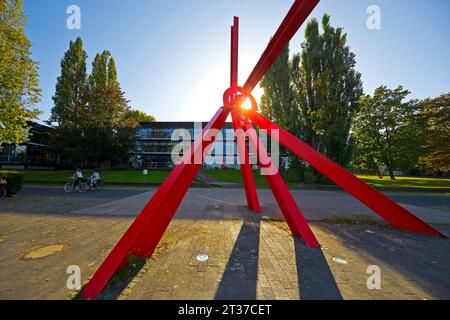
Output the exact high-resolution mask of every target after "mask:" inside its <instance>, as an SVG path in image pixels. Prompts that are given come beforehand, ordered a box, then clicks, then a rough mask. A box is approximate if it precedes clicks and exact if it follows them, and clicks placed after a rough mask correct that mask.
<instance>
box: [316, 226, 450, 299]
mask: <svg viewBox="0 0 450 320" xmlns="http://www.w3.org/2000/svg"><path fill="white" fill-rule="evenodd" d="M320 228H321V229H322V230H323V231H325V232H329V233H332V234H333V235H334V236H335V237H337V238H339V240H340V241H342V243H343V245H344V246H346V247H351V248H354V249H353V250H355V251H357V252H358V253H360V254H363V255H366V256H372V257H373V258H374V260H375V259H376V260H378V261H382V263H385V264H387V265H389V266H391V267H392V268H393V269H394V270H395V271H397V272H398V273H399V274H401V275H403V276H405V277H406V278H407V279H409V280H410V281H413V282H414V283H415V284H416V285H417V286H419V287H421V288H423V289H424V290H426V291H427V292H428V293H430V294H431V295H433V296H435V297H437V298H439V299H449V298H450V277H449V266H450V241H449V240H448V239H443V238H439V237H434V236H428V235H421V234H417V233H410V232H406V231H400V230H396V229H391V228H380V227H374V226H370V227H367V229H371V231H372V232H371V233H367V232H365V229H364V228H363V229H361V227H358V226H354V225H339V226H334V225H326V224H323V225H321V226H320ZM446 228H448V229H450V227H449V226H446Z"/></svg>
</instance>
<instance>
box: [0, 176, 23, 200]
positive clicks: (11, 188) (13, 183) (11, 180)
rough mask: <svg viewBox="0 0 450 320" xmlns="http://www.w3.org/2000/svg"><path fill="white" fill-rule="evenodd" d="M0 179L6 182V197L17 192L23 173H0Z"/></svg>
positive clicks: (20, 186)
mask: <svg viewBox="0 0 450 320" xmlns="http://www.w3.org/2000/svg"><path fill="white" fill-rule="evenodd" d="M0 179H4V180H6V181H7V182H8V185H7V186H6V191H7V195H8V196H10V195H12V194H14V193H17V192H19V191H20V190H21V189H22V185H23V173H22V172H17V171H0Z"/></svg>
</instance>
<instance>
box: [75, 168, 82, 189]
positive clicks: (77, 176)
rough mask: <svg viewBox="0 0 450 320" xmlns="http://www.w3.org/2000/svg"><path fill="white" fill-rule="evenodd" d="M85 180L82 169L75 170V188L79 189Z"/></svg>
mask: <svg viewBox="0 0 450 320" xmlns="http://www.w3.org/2000/svg"><path fill="white" fill-rule="evenodd" d="M82 179H83V173H82V172H81V169H79V168H77V169H76V170H75V174H74V175H73V186H74V187H79V185H80V181H81V180H82Z"/></svg>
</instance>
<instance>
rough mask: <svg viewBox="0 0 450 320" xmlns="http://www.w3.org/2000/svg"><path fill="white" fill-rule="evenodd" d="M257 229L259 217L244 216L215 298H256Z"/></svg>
mask: <svg viewBox="0 0 450 320" xmlns="http://www.w3.org/2000/svg"><path fill="white" fill-rule="evenodd" d="M259 230H260V222H259V217H255V218H251V217H245V219H244V223H243V224H242V227H241V230H240V232H239V235H238V237H237V239H236V242H235V244H234V247H233V251H232V252H231V255H230V258H229V259H228V263H227V266H226V268H225V272H224V274H223V277H222V281H221V283H220V286H219V288H218V290H217V292H216V297H215V298H216V299H219V300H227V299H239V300H255V299H256V283H257V281H258V257H259V256H258V252H259Z"/></svg>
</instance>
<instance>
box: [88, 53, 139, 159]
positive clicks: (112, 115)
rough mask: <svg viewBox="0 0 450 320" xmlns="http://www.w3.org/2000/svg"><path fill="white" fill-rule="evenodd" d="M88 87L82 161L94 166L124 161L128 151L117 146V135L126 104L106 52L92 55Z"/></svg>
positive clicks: (111, 62)
mask: <svg viewBox="0 0 450 320" xmlns="http://www.w3.org/2000/svg"><path fill="white" fill-rule="evenodd" d="M88 87H89V89H88V98H87V101H88V109H87V115H88V116H87V126H86V133H87V144H86V148H87V150H86V155H85V156H86V158H87V159H88V160H89V161H90V162H95V163H96V164H97V165H98V164H100V163H101V162H104V161H108V162H109V163H110V164H112V163H119V162H121V161H126V160H127V158H128V154H129V151H130V150H129V149H128V148H127V147H126V146H124V145H123V144H122V143H119V139H118V134H119V132H120V129H121V127H122V126H123V123H122V119H123V117H124V115H125V112H126V111H127V110H128V105H127V101H126V99H125V97H124V93H123V92H122V90H121V88H120V84H119V82H118V79H117V69H116V63H115V60H114V58H113V57H112V56H111V53H110V52H109V51H106V50H105V51H103V52H102V53H101V54H97V55H96V56H95V58H94V61H93V63H92V72H91V75H90V76H89V79H88ZM122 142H123V141H122ZM130 143H131V142H130Z"/></svg>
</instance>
